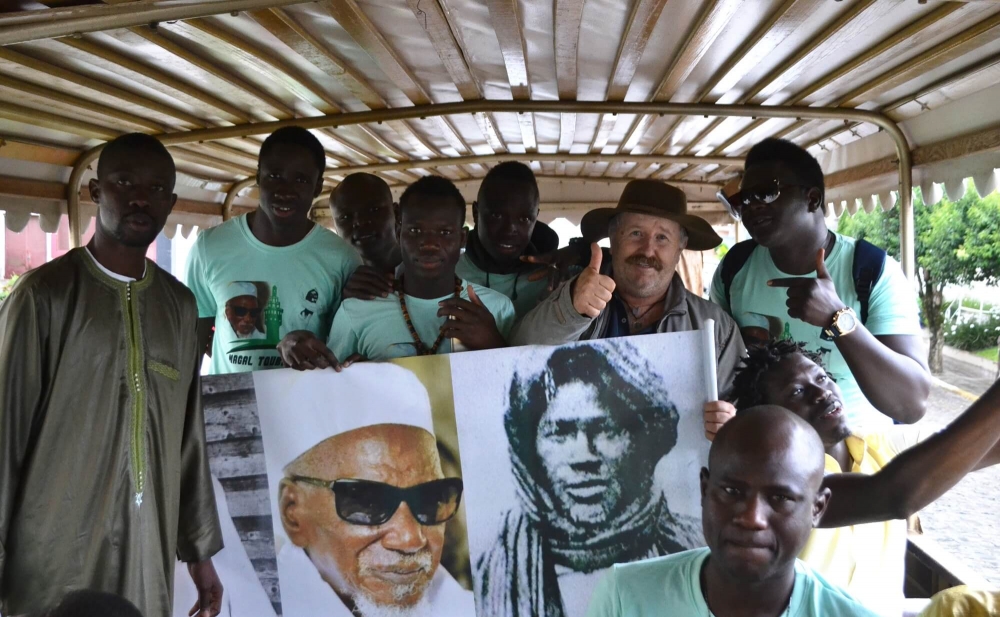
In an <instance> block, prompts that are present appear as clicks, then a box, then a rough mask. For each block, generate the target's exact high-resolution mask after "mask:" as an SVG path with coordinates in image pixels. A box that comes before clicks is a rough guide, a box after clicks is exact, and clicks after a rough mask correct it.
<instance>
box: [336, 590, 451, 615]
mask: <svg viewBox="0 0 1000 617" xmlns="http://www.w3.org/2000/svg"><path fill="white" fill-rule="evenodd" d="M354 612H355V613H356V614H357V615H358V616H359V617H432V615H433V612H432V611H431V601H430V598H428V597H427V596H423V597H421V598H420V600H419V601H418V602H417V603H416V604H414V605H413V606H393V605H385V604H379V603H378V602H376V601H375V600H373V599H372V598H370V597H368V595H367V594H365V593H364V592H362V593H361V594H359V595H358V596H357V597H356V598H354Z"/></svg>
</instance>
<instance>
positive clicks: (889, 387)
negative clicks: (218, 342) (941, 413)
mask: <svg viewBox="0 0 1000 617" xmlns="http://www.w3.org/2000/svg"><path fill="white" fill-rule="evenodd" d="M837 349H838V350H839V351H840V353H841V354H842V355H843V356H844V360H845V361H846V362H847V366H848V367H849V368H850V369H851V374H852V375H853V376H854V379H855V380H857V382H858V387H859V388H860V389H861V392H862V393H863V394H864V395H865V398H867V399H868V400H869V401H870V402H871V404H872V405H873V406H874V407H875V409H878V410H879V411H881V412H882V413H884V414H885V415H887V416H889V417H890V418H892V419H893V420H898V421H899V422H902V423H904V424H912V423H914V422H917V421H918V420H920V419H921V418H923V417H924V414H925V413H927V397H928V396H930V388H931V378H930V375H929V374H928V372H927V367H926V366H925V365H924V364H923V363H922V359H921V354H923V348H922V347H921V345H920V341H919V340H918V339H917V337H916V336H902V335H901V336H884V337H875V336H874V335H873V334H872V333H871V332H869V331H868V330H866V329H865V328H863V327H859V328H858V329H857V330H855V331H854V332H852V333H850V334H848V335H847V336H844V337H841V338H839V339H837Z"/></svg>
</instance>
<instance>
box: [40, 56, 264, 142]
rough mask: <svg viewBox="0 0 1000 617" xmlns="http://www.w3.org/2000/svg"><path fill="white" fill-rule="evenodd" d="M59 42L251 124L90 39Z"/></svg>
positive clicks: (233, 110)
mask: <svg viewBox="0 0 1000 617" xmlns="http://www.w3.org/2000/svg"><path fill="white" fill-rule="evenodd" d="M59 42H60V43H62V44H64V45H68V46H69V47H72V48H74V49H77V50H79V51H82V52H84V53H86V54H89V55H91V56H93V57H94V58H97V59H99V60H102V61H104V62H108V63H111V64H113V65H116V66H119V67H121V68H123V69H126V70H128V71H131V72H133V73H136V74H138V75H142V76H143V77H145V78H147V79H149V80H152V81H154V82H157V83H159V84H161V85H162V86H164V87H165V88H169V89H171V90H176V91H177V92H180V93H182V94H184V95H185V96H188V97H191V98H192V99H194V100H197V101H200V102H202V103H204V104H205V105H208V106H209V107H212V108H214V109H218V110H219V111H222V112H223V113H225V114H228V115H229V116H231V117H233V118H237V119H238V120H239V121H241V122H249V121H250V120H251V117H250V115H249V114H248V113H246V112H245V111H243V110H242V109H240V108H238V107H236V106H235V105H232V104H230V103H227V102H226V101H223V100H221V99H219V98H218V97H215V96H212V95H210V94H208V93H207V92H204V91H202V90H200V89H198V88H195V87H193V86H191V85H190V84H188V83H186V82H184V81H181V80H179V79H177V78H175V77H173V76H172V75H169V74H168V73H165V72H163V71H161V70H159V69H156V68H154V67H152V66H149V65H147V64H145V63H142V62H139V61H138V60H135V59H133V58H129V57H128V56H125V55H123V54H120V53H118V52H116V51H114V50H112V49H110V48H108V47H107V46H105V45H102V44H100V43H97V42H95V41H92V40H88V39H74V38H64V39H59Z"/></svg>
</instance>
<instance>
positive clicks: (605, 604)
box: [587, 566, 623, 617]
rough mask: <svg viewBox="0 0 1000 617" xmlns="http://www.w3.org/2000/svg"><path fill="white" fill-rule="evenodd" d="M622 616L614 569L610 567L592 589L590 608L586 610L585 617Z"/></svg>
mask: <svg viewBox="0 0 1000 617" xmlns="http://www.w3.org/2000/svg"><path fill="white" fill-rule="evenodd" d="M622 614H623V612H622V606H621V599H620V598H619V596H618V585H617V581H616V577H615V568H614V566H612V567H611V568H609V569H608V571H607V573H606V574H605V575H604V576H603V577H601V581H600V582H599V583H597V587H595V588H594V593H593V595H591V596H590V607H589V608H588V609H587V617H621V615H622Z"/></svg>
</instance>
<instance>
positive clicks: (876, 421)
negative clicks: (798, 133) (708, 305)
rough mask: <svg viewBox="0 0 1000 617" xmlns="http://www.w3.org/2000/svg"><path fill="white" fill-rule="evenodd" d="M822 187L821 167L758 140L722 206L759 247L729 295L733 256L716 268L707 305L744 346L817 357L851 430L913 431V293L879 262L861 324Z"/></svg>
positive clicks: (917, 370)
mask: <svg viewBox="0 0 1000 617" xmlns="http://www.w3.org/2000/svg"><path fill="white" fill-rule="evenodd" d="M823 184H824V182H823V171H822V169H821V168H820V166H819V163H818V162H817V161H816V159H814V158H813V157H812V155H810V154H809V153H808V152H807V151H805V150H803V149H802V148H800V147H799V146H797V145H795V144H793V143H792V142H789V141H785V140H781V139H766V140H764V141H762V142H761V143H759V144H757V145H756V146H754V147H753V148H752V149H751V150H750V152H749V153H748V154H747V160H746V172H745V175H744V177H743V181H742V184H741V190H740V192H739V193H738V194H737V195H736V196H734V198H733V199H727V201H728V202H729V203H730V204H732V205H731V208H732V209H733V211H734V215H735V216H740V217H742V220H743V223H744V224H745V225H746V228H747V231H749V232H750V235H751V236H752V237H753V241H754V242H756V244H757V246H756V248H754V249H753V251H752V252H751V253H750V256H749V258H748V259H747V260H746V262H745V263H744V264H743V265H742V267H741V268H740V269H739V270H738V272H736V274H735V276H734V277H733V278H732V280H731V282H730V284H729V290H728V294H727V293H726V284H725V281H724V279H723V272H724V271H726V262H727V260H729V259H732V258H733V255H736V254H738V253H739V252H738V251H736V250H735V248H734V249H733V251H731V255H729V256H727V258H726V260H723V265H721V266H720V267H719V269H718V270H716V273H715V278H714V279H713V281H712V290H711V298H712V301H713V302H715V303H717V304H719V305H720V306H722V308H724V309H725V310H726V312H727V313H729V314H730V315H732V317H733V319H734V320H736V322H737V324H739V326H740V331H741V333H742V334H743V338H744V340H745V341H746V342H747V345H748V346H749V345H751V344H752V343H753V342H754V341H755V340H758V341H761V340H762V341H764V342H766V341H767V340H769V339H772V340H773V339H780V338H790V339H792V340H795V341H799V342H803V343H805V344H806V346H807V347H808V349H809V350H810V351H814V352H825V353H826V354H827V359H826V365H827V367H828V368H829V370H830V374H831V375H832V376H833V377H834V378H835V379H836V380H837V382H838V383H839V384H840V387H841V389H842V391H843V395H844V407H845V409H846V410H847V413H848V414H849V418H848V419H849V420H850V422H851V424H852V426H853V427H856V428H858V429H873V428H884V427H885V426H886V425H889V424H891V422H892V420H896V421H898V422H902V423H905V424H910V423H913V422H916V421H917V420H919V419H920V418H922V417H923V415H924V413H925V411H926V402H927V397H928V396H929V395H930V384H931V382H930V374H929V372H928V369H927V364H926V359H927V354H926V352H925V351H924V349H923V343H922V341H921V340H920V323H919V320H918V317H917V302H916V294H915V292H914V289H913V287H912V286H911V285H910V283H909V282H908V281H907V280H906V278H905V277H904V276H903V273H902V270H901V269H900V267H899V264H898V263H897V262H896V261H895V260H893V259H892V258H890V257H886V259H885V265H884V267H883V270H882V272H881V275H880V276H878V278H877V282H876V283H875V285H874V288H873V289H872V290H871V295H870V299H869V303H868V314H867V319H866V320H865V321H864V322H863V323H862V315H861V313H862V310H861V302H860V300H859V293H858V290H857V289H855V280H854V274H853V266H854V255H855V250H856V247H857V243H856V241H855V239H854V238H849V237H847V236H842V235H840V234H837V233H834V232H832V231H830V230H829V229H827V226H826V220H825V205H826V201H825V199H824V193H823V190H824V189H823ZM873 274H875V273H873ZM873 278H874V277H873Z"/></svg>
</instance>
